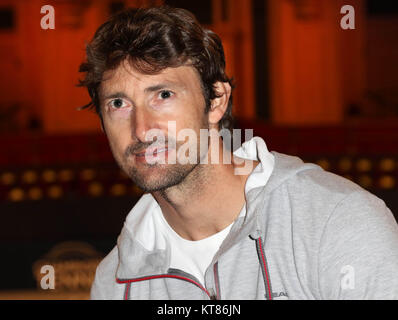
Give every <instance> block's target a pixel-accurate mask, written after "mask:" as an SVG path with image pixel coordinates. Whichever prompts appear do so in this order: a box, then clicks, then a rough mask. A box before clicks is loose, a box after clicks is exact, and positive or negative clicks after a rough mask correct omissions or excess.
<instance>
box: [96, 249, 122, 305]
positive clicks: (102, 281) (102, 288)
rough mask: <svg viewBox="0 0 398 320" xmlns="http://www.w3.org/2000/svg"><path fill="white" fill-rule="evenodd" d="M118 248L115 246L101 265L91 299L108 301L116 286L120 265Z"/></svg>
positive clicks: (98, 267)
mask: <svg viewBox="0 0 398 320" xmlns="http://www.w3.org/2000/svg"><path fill="white" fill-rule="evenodd" d="M118 255H119V254H118V248H117V246H115V247H114V248H113V249H112V250H111V252H109V254H108V255H107V256H106V257H105V258H104V259H103V260H102V261H101V262H100V263H99V265H98V266H97V269H96V272H95V278H94V282H93V284H92V287H91V293H90V296H91V299H93V300H100V299H108V298H109V297H108V294H109V293H111V292H112V291H113V290H112V287H113V286H115V285H116V270H117V266H118V264H119V257H118Z"/></svg>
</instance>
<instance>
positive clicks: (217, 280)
mask: <svg viewBox="0 0 398 320" xmlns="http://www.w3.org/2000/svg"><path fill="white" fill-rule="evenodd" d="M213 273H214V283H215V285H216V296H215V297H214V299H213V300H220V299H221V292H220V278H219V276H218V261H217V262H216V263H215V264H214V266H213Z"/></svg>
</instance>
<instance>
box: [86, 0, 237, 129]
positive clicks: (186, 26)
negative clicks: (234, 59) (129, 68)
mask: <svg viewBox="0 0 398 320" xmlns="http://www.w3.org/2000/svg"><path fill="white" fill-rule="evenodd" d="M86 54H87V60H86V61H85V62H83V63H82V64H81V65H80V68H79V72H84V73H86V74H85V78H84V79H83V80H80V81H79V86H84V87H87V90H88V93H89V95H90V97H91V102H90V103H89V104H87V105H85V106H83V107H82V109H84V108H95V111H96V112H97V114H98V115H99V116H100V117H101V119H102V115H101V109H100V102H99V94H98V89H99V86H100V84H101V81H102V80H103V74H104V72H105V71H107V70H113V69H115V68H117V67H118V66H119V65H120V63H121V62H122V61H123V60H125V59H128V60H129V62H130V63H132V65H133V66H134V67H135V68H136V69H137V70H138V71H140V72H142V73H145V74H156V73H158V72H160V71H162V70H163V69H165V68H167V67H178V66H182V65H185V64H189V65H191V66H193V67H194V68H195V69H196V70H197V71H198V73H199V76H200V80H201V86H202V91H203V95H204V98H205V101H206V109H205V112H208V111H209V108H210V105H211V100H213V99H214V98H216V97H217V96H218V95H217V92H216V89H215V88H214V85H215V83H216V82H218V81H221V82H228V83H229V84H230V85H231V87H232V88H233V83H232V79H231V78H228V76H227V75H226V73H225V55H224V49H223V46H222V43H221V40H220V38H219V37H218V36H217V35H216V34H215V33H214V32H212V31H210V30H207V29H205V28H203V27H202V26H201V25H200V24H199V22H198V21H197V20H196V18H195V16H194V15H193V14H192V13H190V12H189V11H187V10H185V9H180V8H172V7H169V6H161V7H154V8H145V9H138V10H137V9H132V8H131V9H126V10H124V11H121V12H120V13H118V14H116V15H114V16H112V17H111V18H110V19H109V20H108V21H106V22H105V23H104V24H102V25H101V26H100V27H99V28H98V30H97V31H96V33H95V35H94V37H93V39H92V40H91V42H90V43H89V44H88V45H87V47H86ZM222 128H226V129H229V130H232V128H233V118H232V94H231V95H230V99H229V101H228V108H227V110H226V112H225V114H224V116H223V118H222V119H221V120H220V123H219V129H222Z"/></svg>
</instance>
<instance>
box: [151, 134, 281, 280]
mask: <svg viewBox="0 0 398 320" xmlns="http://www.w3.org/2000/svg"><path fill="white" fill-rule="evenodd" d="M256 142H257V143H256ZM259 143H261V144H264V145H261V148H259V145H258V144H259ZM234 155H236V156H238V157H241V158H245V159H251V160H258V161H260V163H259V164H258V165H257V167H256V168H255V169H254V170H253V172H252V173H251V174H250V175H249V177H248V179H247V181H246V185H245V193H247V192H248V191H249V190H251V189H253V188H255V187H259V186H264V185H265V184H266V183H267V181H268V179H269V176H270V175H271V172H272V170H273V167H274V156H273V155H272V154H271V153H270V152H269V151H268V149H267V147H266V145H265V142H264V141H263V140H261V141H259V140H258V138H256V137H254V138H253V139H251V140H250V141H247V142H245V143H244V144H243V145H242V146H241V148H239V149H238V150H236V151H235V152H234ZM245 214H246V204H245V205H244V206H243V208H242V209H241V211H240V213H239V217H241V216H244V215H245ZM155 223H156V224H157V225H158V227H159V229H160V230H162V231H163V233H164V236H165V237H166V239H167V240H168V243H169V244H170V247H171V261H170V268H174V269H179V270H182V271H184V272H187V273H189V274H191V275H193V276H194V277H195V278H197V279H198V280H199V281H200V283H202V284H203V283H204V274H205V272H206V269H207V267H208V266H209V265H210V263H211V261H212V260H213V257H214V255H215V254H216V252H217V251H218V249H219V248H220V246H221V244H222V242H223V241H224V239H225V238H226V236H227V235H228V233H229V231H230V229H231V227H232V225H233V223H231V224H230V225H229V226H228V227H226V228H225V229H223V230H221V231H220V232H218V233H216V234H213V235H211V236H210V237H207V238H205V239H201V240H198V241H191V240H186V239H184V238H182V237H181V236H179V235H178V234H177V233H176V232H175V231H174V230H173V228H171V227H170V225H169V224H168V223H167V221H166V219H165V218H164V216H163V214H158V215H155Z"/></svg>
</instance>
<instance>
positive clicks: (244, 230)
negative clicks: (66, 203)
mask: <svg viewBox="0 0 398 320" xmlns="http://www.w3.org/2000/svg"><path fill="white" fill-rule="evenodd" d="M234 154H235V155H236V156H239V157H241V158H245V159H251V160H258V161H260V163H261V164H262V168H263V170H268V171H267V172H266V174H265V176H266V177H267V178H268V181H267V183H266V184H265V185H264V183H262V184H261V183H259V186H256V187H254V188H252V189H250V190H245V197H246V214H245V215H244V216H241V217H239V218H238V219H236V220H235V222H234V224H233V225H232V228H231V230H230V232H229V234H228V236H227V237H226V239H225V240H224V241H223V243H222V245H221V247H220V249H219V250H218V252H217V253H216V255H215V256H214V258H213V261H215V260H217V259H218V257H219V256H220V255H222V254H223V253H224V252H226V251H227V250H229V249H230V248H231V247H232V246H233V245H234V244H236V243H238V242H239V241H241V240H242V239H243V238H246V237H248V236H250V237H251V238H252V239H258V238H259V237H260V236H261V235H264V234H265V232H266V225H267V216H266V213H265V210H263V208H264V206H265V204H266V202H267V198H268V197H269V196H270V195H271V194H272V191H273V190H275V189H276V188H278V186H280V185H281V184H282V183H283V182H284V181H286V180H288V179H289V178H290V177H292V176H294V175H296V174H297V173H299V172H301V171H304V170H309V169H318V170H321V168H320V167H319V166H317V165H314V164H305V163H303V161H302V160H300V159H299V158H297V157H292V156H288V155H284V154H281V153H277V152H269V151H268V149H267V146H266V144H265V142H264V140H263V139H261V138H259V137H254V138H253V139H251V140H250V141H248V142H246V143H244V144H243V145H242V147H241V148H239V149H238V150H236V151H235V152H234ZM249 178H250V177H249ZM154 214H162V212H161V209H160V206H159V204H158V203H157V201H156V200H155V198H154V197H153V196H152V195H151V194H144V195H143V196H142V197H141V198H140V200H139V201H138V202H137V203H136V205H135V206H134V207H133V209H132V210H131V211H130V213H129V214H128V216H127V218H126V220H125V223H124V226H123V229H122V232H121V234H120V236H119V238H118V241H117V246H118V254H119V265H118V268H117V273H116V277H117V278H118V279H135V278H141V277H146V276H150V275H160V274H167V273H169V271H170V270H169V266H170V247H169V246H168V242H167V239H166V238H165V237H164V235H163V234H162V232H160V231H159V227H157V225H156V222H155V219H154V218H153V215H154Z"/></svg>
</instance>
